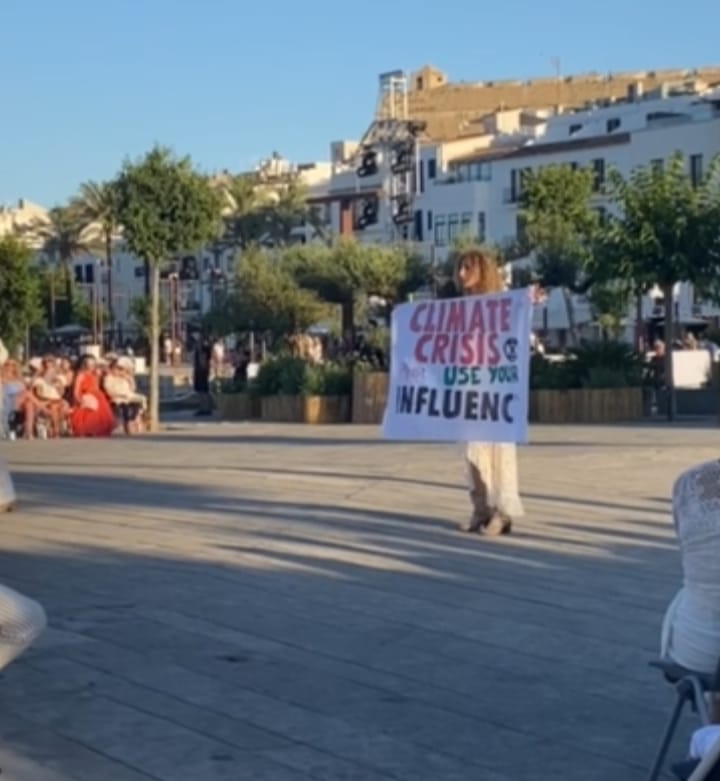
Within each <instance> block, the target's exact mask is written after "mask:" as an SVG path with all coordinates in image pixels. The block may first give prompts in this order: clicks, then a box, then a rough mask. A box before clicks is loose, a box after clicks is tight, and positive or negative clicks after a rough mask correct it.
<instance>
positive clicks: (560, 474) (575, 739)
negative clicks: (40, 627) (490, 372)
mask: <svg viewBox="0 0 720 781" xmlns="http://www.w3.org/2000/svg"><path fill="white" fill-rule="evenodd" d="M719 433H720V432H718V429H714V428H710V427H674V428H665V427H616V428H612V427H607V428H592V427H545V428H543V427H536V428H534V429H533V430H532V444H531V445H530V446H529V447H526V448H523V449H522V452H521V478H522V486H523V494H524V497H525V500H526V510H527V518H526V519H525V520H524V521H522V522H520V523H518V526H517V534H516V535H515V536H513V537H512V538H509V539H502V540H495V541H493V540H484V539H481V538H479V537H475V536H463V535H461V534H460V533H458V532H457V531H455V528H454V524H455V522H456V521H458V520H460V519H461V518H463V517H464V515H465V514H466V513H467V511H468V502H467V497H466V494H465V491H464V486H463V480H462V472H461V452H460V449H459V448H458V447H456V446H444V445H440V446H437V445H433V446H425V445H411V444H410V445H409V444H394V443H387V442H383V441H381V440H380V439H379V438H378V434H377V430H376V429H374V428H369V427H350V426H342V427H334V428H333V427H300V426H280V425H277V426H271V425H255V424H247V425H244V424H227V425H224V424H217V423H177V424H176V425H173V426H171V427H170V430H169V431H167V432H165V433H164V434H162V435H159V436H156V437H148V438H143V439H134V440H133V439H124V438H122V437H120V438H117V439H113V440H111V441H105V442H93V441H73V440H66V441H57V442H33V443H22V442H15V443H6V444H4V445H3V446H2V448H1V450H2V454H3V455H5V456H6V457H7V458H8V460H9V461H10V463H11V465H12V468H13V471H14V474H15V482H16V487H17V489H18V493H19V498H20V506H19V508H18V511H17V512H15V513H12V514H9V515H7V516H5V517H2V518H0V522H1V523H2V531H3V537H2V540H3V545H2V549H1V552H0V559H1V560H0V572H1V573H2V575H1V579H2V581H3V582H5V583H7V584H8V585H11V586H14V587H16V588H18V589H20V590H21V591H23V592H25V593H27V594H29V595H32V596H35V597H37V598H38V599H39V600H40V601H41V602H42V603H43V604H44V605H45V607H46V609H47V612H48V614H49V616H50V621H51V629H50V630H48V632H47V634H46V635H45V636H44V638H43V639H42V641H41V642H40V643H38V645H37V646H36V647H35V648H34V649H33V650H32V651H31V652H29V653H28V654H27V656H26V657H25V658H24V659H23V660H22V661H20V662H18V663H16V664H15V665H13V666H11V667H10V668H8V669H7V671H6V672H5V673H4V675H3V679H2V681H1V682H0V766H2V768H3V769H4V774H3V776H2V777H3V778H8V779H18V780H19V781H70V779H75V780H76V781H149V780H150V779H154V780H156V781H216V780H220V779H223V780H226V781H231V780H233V781H234V780H236V779H237V780H244V779H262V780H263V781H300V780H301V779H302V780H304V781H308V780H309V779H314V780H315V781H361V780H362V781H366V780H367V781H375V780H376V779H377V781H380V780H381V779H394V780H395V781H471V780H475V779H476V780H477V781H525V780H526V779H527V781H551V780H552V781H560V780H562V781H569V780H571V779H578V780H580V779H581V780H582V781H641V780H642V779H643V778H644V772H645V770H646V768H647V766H648V764H649V762H650V759H651V756H652V754H653V752H654V750H655V746H656V742H657V739H658V737H659V734H660V730H661V727H662V724H663V722H664V719H665V717H666V714H667V710H668V707H669V703H670V694H671V693H670V691H669V690H668V689H667V688H666V687H664V686H663V685H661V683H660V681H659V680H658V677H657V675H655V674H653V673H652V672H651V671H650V670H649V669H647V667H646V663H647V660H648V659H649V658H651V657H653V656H654V655H655V653H656V649H657V638H658V633H659V624H660V621H661V617H662V613H663V610H664V608H665V606H666V604H667V602H668V600H669V599H670V597H671V596H672V594H673V593H674V591H675V589H676V587H677V583H678V579H679V562H678V556H677V553H676V549H675V545H674V540H673V536H672V529H671V523H670V518H669V512H668V511H669V503H668V494H669V489H670V484H671V482H672V480H673V478H674V477H675V475H676V474H677V473H678V472H679V471H680V470H681V469H682V468H683V467H685V466H686V465H689V464H690V463H693V462H696V461H699V460H702V459H704V458H712V457H717V455H718V447H717V445H718V439H719V436H718V435H719ZM683 749H684V746H683V745H682V744H679V745H678V752H681V751H682V750H683Z"/></svg>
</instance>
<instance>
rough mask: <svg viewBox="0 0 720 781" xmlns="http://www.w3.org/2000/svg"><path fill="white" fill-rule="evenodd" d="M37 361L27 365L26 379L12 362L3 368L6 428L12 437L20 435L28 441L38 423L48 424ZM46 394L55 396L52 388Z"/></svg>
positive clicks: (49, 414)
mask: <svg viewBox="0 0 720 781" xmlns="http://www.w3.org/2000/svg"><path fill="white" fill-rule="evenodd" d="M41 369H42V367H41V364H40V362H39V361H35V362H33V361H31V362H30V376H29V377H28V378H23V377H22V375H21V373H20V367H19V366H18V364H17V363H16V362H15V361H8V362H7V363H6V364H5V365H4V366H3V374H2V379H3V393H4V407H5V412H6V414H7V415H8V429H9V431H10V434H11V435H12V436H24V437H25V439H32V438H33V437H34V436H35V432H36V427H37V424H38V421H42V422H43V423H44V422H45V421H49V420H50V418H51V409H50V405H49V403H48V402H47V401H46V400H45V399H43V392H44V391H45V390H47V389H46V388H45V386H44V384H43V380H42V377H41V374H40V372H41ZM47 393H48V394H49V395H50V396H51V397H53V394H54V395H55V396H56V395H57V394H56V393H55V392H54V391H53V389H52V388H50V389H49V390H47Z"/></svg>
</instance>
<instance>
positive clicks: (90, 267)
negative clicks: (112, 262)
mask: <svg viewBox="0 0 720 781" xmlns="http://www.w3.org/2000/svg"><path fill="white" fill-rule="evenodd" d="M85 282H87V284H88V285H93V284H95V264H94V263H86V264H85Z"/></svg>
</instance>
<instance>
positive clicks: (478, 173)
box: [470, 163, 492, 182]
mask: <svg viewBox="0 0 720 781" xmlns="http://www.w3.org/2000/svg"><path fill="white" fill-rule="evenodd" d="M491 174H492V169H491V167H490V163H473V164H472V165H471V166H470V176H471V178H472V179H474V180H475V181H477V182H489V181H490V179H491V178H492V177H491Z"/></svg>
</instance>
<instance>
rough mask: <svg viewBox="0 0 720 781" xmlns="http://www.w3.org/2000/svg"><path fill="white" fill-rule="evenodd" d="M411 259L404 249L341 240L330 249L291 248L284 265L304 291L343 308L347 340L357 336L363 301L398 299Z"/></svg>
mask: <svg viewBox="0 0 720 781" xmlns="http://www.w3.org/2000/svg"><path fill="white" fill-rule="evenodd" d="M409 257H410V255H409V254H408V252H407V250H406V249H404V248H402V247H397V246H382V245H377V244H361V243H359V242H357V241H355V240H353V239H347V238H340V239H338V240H337V241H335V242H334V243H333V244H332V245H330V246H323V245H312V244H310V245H304V246H302V247H293V248H290V249H289V250H286V251H285V252H284V253H283V258H282V262H283V265H284V266H285V268H287V269H288V270H289V271H290V273H291V274H292V275H293V276H294V278H295V279H296V280H297V282H298V283H299V284H300V286H301V287H304V288H306V289H308V290H312V291H314V292H316V293H317V294H318V296H319V297H320V298H321V299H322V300H323V301H327V302H328V303H332V304H338V305H339V306H340V307H341V312H342V331H343V334H344V335H346V336H347V335H352V334H354V330H355V304H356V301H357V300H358V299H359V298H360V297H362V296H370V295H375V296H379V297H382V298H386V299H388V300H390V301H396V300H397V299H398V297H399V295H400V293H401V291H402V290H403V285H404V284H405V282H406V280H407V270H408V261H409Z"/></svg>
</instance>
